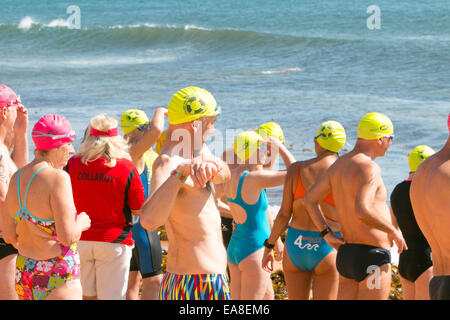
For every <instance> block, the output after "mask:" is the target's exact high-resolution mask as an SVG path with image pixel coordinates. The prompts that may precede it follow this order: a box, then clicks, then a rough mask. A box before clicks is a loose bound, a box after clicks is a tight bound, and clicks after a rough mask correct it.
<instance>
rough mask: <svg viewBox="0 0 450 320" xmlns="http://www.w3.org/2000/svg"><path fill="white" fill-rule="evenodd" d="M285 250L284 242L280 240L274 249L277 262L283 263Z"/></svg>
mask: <svg viewBox="0 0 450 320" xmlns="http://www.w3.org/2000/svg"><path fill="white" fill-rule="evenodd" d="M283 249H284V245H283V241H281V239H280V238H278V240H277V242H276V243H275V247H274V250H275V260H276V261H281V260H282V259H283Z"/></svg>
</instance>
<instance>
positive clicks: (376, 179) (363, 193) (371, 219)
mask: <svg viewBox="0 0 450 320" xmlns="http://www.w3.org/2000/svg"><path fill="white" fill-rule="evenodd" d="M380 181H381V176H380V170H379V168H378V167H376V166H375V165H371V164H367V165H365V166H364V167H363V168H362V170H361V175H360V187H359V190H358V193H357V195H356V202H355V211H356V214H357V216H358V217H359V218H360V219H361V221H362V222H363V223H365V224H367V225H368V226H370V227H373V228H376V229H379V230H381V231H384V232H386V233H388V234H392V233H394V232H395V227H394V226H393V225H392V224H391V223H390V222H389V221H387V220H386V219H384V218H383V216H382V215H381V214H379V213H378V211H377V209H376V207H375V206H374V203H375V195H376V192H377V189H378V187H379V183H380Z"/></svg>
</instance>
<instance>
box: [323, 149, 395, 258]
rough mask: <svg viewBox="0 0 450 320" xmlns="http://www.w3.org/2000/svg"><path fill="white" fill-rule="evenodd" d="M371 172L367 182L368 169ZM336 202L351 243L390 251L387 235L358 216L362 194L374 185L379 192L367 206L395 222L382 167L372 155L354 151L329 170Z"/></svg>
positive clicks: (342, 224) (369, 200)
mask: <svg viewBox="0 0 450 320" xmlns="http://www.w3.org/2000/svg"><path fill="white" fill-rule="evenodd" d="M363 168H364V169H365V170H369V171H370V175H371V178H370V179H369V181H367V180H366V179H365V178H364V176H365V173H364V170H363ZM328 175H329V179H330V183H331V188H332V193H333V197H334V201H335V203H336V209H337V215H338V220H339V223H340V225H341V233H342V235H343V237H344V239H345V241H346V242H347V243H357V244H366V245H371V246H375V247H380V248H387V249H388V248H390V247H391V245H390V243H389V240H388V236H387V233H386V232H384V231H381V230H379V229H377V228H376V227H374V226H371V225H368V224H367V223H364V222H363V220H362V219H361V216H360V215H359V214H358V211H359V210H360V208H359V207H358V206H359V204H358V203H359V202H360V201H361V199H360V197H361V191H362V189H363V188H365V187H366V185H367V184H370V186H371V187H372V188H374V189H375V190H376V191H375V192H374V195H373V196H372V197H371V199H368V203H366V205H367V206H368V207H369V208H370V209H371V210H372V211H373V214H374V215H379V216H380V217H382V218H383V219H384V220H387V221H389V222H391V217H390V213H389V209H388V207H387V204H386V198H387V190H386V187H385V186H384V183H383V180H382V178H381V173H380V168H379V167H378V165H377V164H376V163H375V162H374V161H372V160H371V159H370V158H369V157H368V156H366V155H364V154H361V153H354V152H350V153H348V154H346V155H344V156H342V157H341V158H339V159H338V160H337V161H336V162H335V163H334V164H333V165H332V166H331V167H330V170H329V171H328Z"/></svg>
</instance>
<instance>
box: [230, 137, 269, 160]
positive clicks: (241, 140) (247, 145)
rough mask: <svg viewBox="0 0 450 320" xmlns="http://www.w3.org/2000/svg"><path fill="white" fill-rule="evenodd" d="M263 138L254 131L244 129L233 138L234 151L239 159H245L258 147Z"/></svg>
mask: <svg viewBox="0 0 450 320" xmlns="http://www.w3.org/2000/svg"><path fill="white" fill-rule="evenodd" d="M261 140H263V138H262V137H261V136H260V135H259V134H257V133H256V132H255V131H245V132H242V133H240V134H238V136H237V137H236V139H235V140H234V153H235V154H236V155H237V157H238V158H239V159H241V161H247V160H248V159H249V158H250V157H251V156H252V155H253V154H254V153H255V152H256V151H257V150H258V148H259V145H260V141H261Z"/></svg>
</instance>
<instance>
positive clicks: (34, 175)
mask: <svg viewBox="0 0 450 320" xmlns="http://www.w3.org/2000/svg"><path fill="white" fill-rule="evenodd" d="M45 168H47V166H45V167H41V168H39V169H37V170H36V172H35V173H33V175H32V176H31V179H30V181H29V182H28V186H27V189H26V190H25V199H24V201H23V206H24V207H25V208H26V207H27V196H28V190H29V189H30V185H31V181H33V179H34V177H36V175H37V174H38V173H39V171H41V170H42V169H45ZM19 195H20V190H19Z"/></svg>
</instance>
